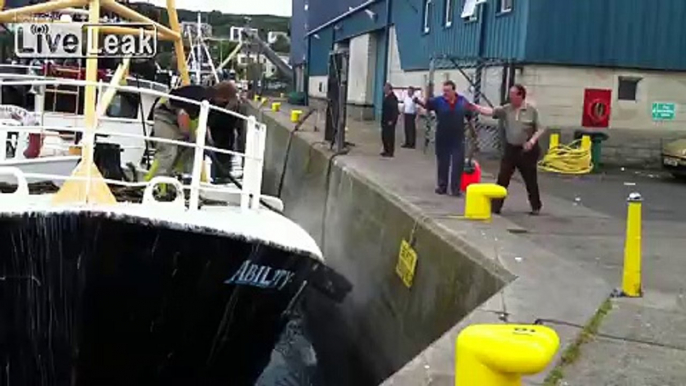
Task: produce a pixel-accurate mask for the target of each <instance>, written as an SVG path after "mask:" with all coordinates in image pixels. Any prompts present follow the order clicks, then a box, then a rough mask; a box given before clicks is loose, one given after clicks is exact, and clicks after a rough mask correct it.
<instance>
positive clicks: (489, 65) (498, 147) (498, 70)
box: [418, 57, 514, 158]
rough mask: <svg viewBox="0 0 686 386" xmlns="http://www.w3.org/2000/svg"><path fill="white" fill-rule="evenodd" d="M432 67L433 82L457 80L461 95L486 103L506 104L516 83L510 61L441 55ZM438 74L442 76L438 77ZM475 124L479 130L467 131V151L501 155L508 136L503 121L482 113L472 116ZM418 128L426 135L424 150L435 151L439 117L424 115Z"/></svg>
mask: <svg viewBox="0 0 686 386" xmlns="http://www.w3.org/2000/svg"><path fill="white" fill-rule="evenodd" d="M432 66H433V69H432V71H433V74H430V75H429V78H430V81H431V82H432V83H434V84H440V83H442V82H443V81H444V80H448V79H454V80H455V83H456V84H457V87H458V92H459V93H460V94H461V95H463V96H464V97H465V98H467V99H468V100H470V101H472V102H475V103H479V104H482V105H487V106H492V107H496V106H500V105H502V104H503V103H504V102H505V100H506V95H507V90H508V89H509V87H510V86H511V85H512V84H513V83H514V71H513V70H512V71H511V70H510V69H511V68H512V65H511V64H510V63H507V62H502V61H494V60H483V59H482V60H475V59H469V58H466V59H465V58H462V59H460V58H449V57H439V58H435V59H433V63H432ZM479 70H480V71H479ZM438 74H441V75H442V77H438V76H436V75H438ZM444 78H445V79H444ZM471 123H472V125H473V127H474V129H475V130H474V131H473V132H472V131H471V130H469V129H468V130H467V132H466V133H465V147H466V149H465V150H466V152H467V154H470V153H474V154H479V155H480V156H482V157H486V158H498V157H500V155H501V152H502V149H503V143H504V140H505V139H504V131H503V130H502V128H501V127H500V125H499V123H498V122H497V121H496V120H494V119H492V118H489V117H481V116H477V117H474V118H472V120H471ZM418 129H419V130H418V131H419V132H420V138H421V137H423V145H424V151H425V152H428V151H433V143H434V141H435V132H436V118H435V116H434V115H433V114H424V115H422V117H421V118H420V122H419V126H418ZM420 143H421V142H420Z"/></svg>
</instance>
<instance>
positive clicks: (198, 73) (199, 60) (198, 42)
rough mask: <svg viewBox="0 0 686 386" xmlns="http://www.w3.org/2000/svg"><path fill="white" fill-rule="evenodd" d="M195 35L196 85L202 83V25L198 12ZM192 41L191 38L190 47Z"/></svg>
mask: <svg viewBox="0 0 686 386" xmlns="http://www.w3.org/2000/svg"><path fill="white" fill-rule="evenodd" d="M196 29H197V34H196V36H195V39H196V42H195V47H196V49H197V52H196V53H195V76H196V77H197V79H198V84H201V83H202V47H201V44H202V25H201V20H200V12H198V22H197V24H196ZM192 42H193V39H192V37H191V47H192V44H193V43H192Z"/></svg>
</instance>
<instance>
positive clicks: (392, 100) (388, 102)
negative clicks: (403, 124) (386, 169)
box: [381, 83, 400, 158]
mask: <svg viewBox="0 0 686 386" xmlns="http://www.w3.org/2000/svg"><path fill="white" fill-rule="evenodd" d="M383 91H384V97H383V106H382V109H381V142H382V143H383V153H381V156H382V157H389V158H390V157H393V153H394V152H395V125H396V123H397V122H398V115H400V114H399V111H398V98H397V97H396V96H395V94H394V93H393V86H391V84H390V83H386V84H385V85H384V87H383Z"/></svg>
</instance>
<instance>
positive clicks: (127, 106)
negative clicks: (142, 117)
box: [105, 92, 140, 118]
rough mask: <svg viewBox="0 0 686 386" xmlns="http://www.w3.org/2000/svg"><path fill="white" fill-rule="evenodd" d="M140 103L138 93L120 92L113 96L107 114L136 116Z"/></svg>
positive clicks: (119, 116) (120, 116)
mask: <svg viewBox="0 0 686 386" xmlns="http://www.w3.org/2000/svg"><path fill="white" fill-rule="evenodd" d="M139 105H140V99H139V96H138V95H137V94H133V93H128V92H119V93H117V94H116V95H115V96H114V98H112V102H110V105H109V107H107V112H106V113H105V115H107V116H108V117H112V118H136V117H138V106H139Z"/></svg>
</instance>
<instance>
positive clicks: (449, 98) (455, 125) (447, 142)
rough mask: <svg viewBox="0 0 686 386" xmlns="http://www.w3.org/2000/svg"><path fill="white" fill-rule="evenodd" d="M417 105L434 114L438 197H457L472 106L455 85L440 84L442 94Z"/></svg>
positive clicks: (418, 101)
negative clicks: (458, 92) (435, 122)
mask: <svg viewBox="0 0 686 386" xmlns="http://www.w3.org/2000/svg"><path fill="white" fill-rule="evenodd" d="M415 102H417V103H418V104H419V105H421V106H423V107H424V108H425V109H427V110H429V111H435V112H436V121H437V126H436V161H437V164H438V165H437V166H438V186H437V187H436V193H437V194H441V195H443V194H446V193H448V187H450V194H451V195H452V196H455V197H460V196H461V195H462V193H461V192H460V182H461V181H460V179H461V178H462V172H463V169H464V156H465V154H464V129H465V119H466V118H468V117H469V116H471V112H472V111H473V107H472V104H471V103H470V102H469V101H468V100H467V99H465V98H464V97H463V96H461V95H458V94H457V92H456V91H455V83H454V82H453V81H451V80H448V81H446V82H444V83H443V95H441V96H439V97H435V98H429V99H428V100H427V101H426V102H425V103H422V102H421V101H420V100H419V99H415Z"/></svg>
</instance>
